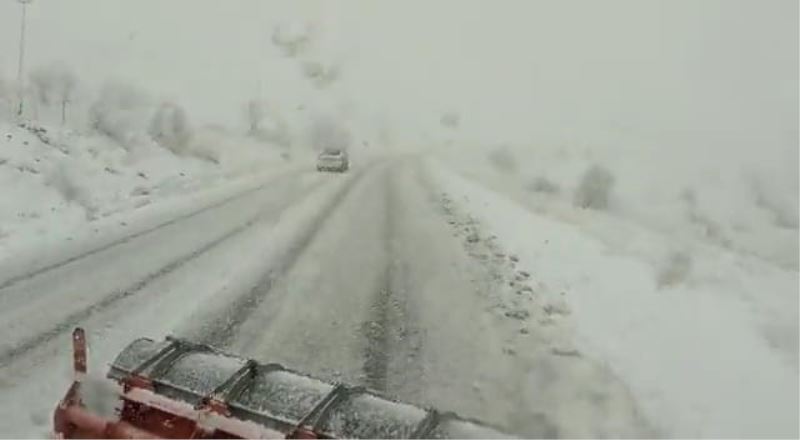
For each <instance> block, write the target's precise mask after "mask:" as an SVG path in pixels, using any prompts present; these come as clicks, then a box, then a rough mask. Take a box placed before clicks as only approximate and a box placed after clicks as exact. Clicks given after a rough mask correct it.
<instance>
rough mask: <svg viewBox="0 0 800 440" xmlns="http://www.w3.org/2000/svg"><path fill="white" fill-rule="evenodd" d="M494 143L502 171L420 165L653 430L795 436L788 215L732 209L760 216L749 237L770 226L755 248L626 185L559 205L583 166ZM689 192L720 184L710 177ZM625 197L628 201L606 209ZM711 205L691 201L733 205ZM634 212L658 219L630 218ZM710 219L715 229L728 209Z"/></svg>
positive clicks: (794, 277)
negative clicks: (523, 273)
mask: <svg viewBox="0 0 800 440" xmlns="http://www.w3.org/2000/svg"><path fill="white" fill-rule="evenodd" d="M490 154H492V153H490ZM503 154H508V155H511V154H512V153H511V152H509V151H505V152H502V153H498V152H493V157H494V159H493V160H494V162H496V163H495V166H496V165H497V163H500V164H504V165H501V168H505V169H504V170H503V171H505V172H504V173H498V172H496V171H497V170H494V172H492V170H491V168H492V166H491V165H487V166H486V167H481V166H479V165H476V162H475V161H473V162H471V163H470V164H471V166H470V167H468V168H469V170H471V171H473V173H471V175H472V178H471V179H470V178H465V177H464V175H465V174H470V173H467V172H464V173H463V174H459V173H457V172H453V171H450V170H445V169H442V168H441V167H438V166H432V167H431V168H432V169H434V170H435V171H437V175H438V183H439V184H440V185H442V190H443V191H445V193H446V194H447V195H448V197H450V198H452V200H453V201H454V203H456V204H457V205H459V206H460V207H461V209H463V210H465V211H466V212H467V213H469V215H471V216H473V217H474V218H475V219H476V221H477V222H478V224H479V225H480V229H479V232H476V234H477V235H476V237H488V236H495V235H496V237H497V238H496V239H497V242H498V243H501V244H502V245H503V246H504V247H505V248H506V249H509V250H510V251H511V252H514V253H515V254H516V255H518V259H519V266H520V267H523V268H525V269H526V270H527V271H529V272H530V273H531V276H532V280H533V283H534V285H535V286H536V287H535V288H534V295H535V296H539V297H541V298H545V299H546V300H547V299H548V298H549V301H555V302H554V305H553V309H554V310H560V309H562V308H566V310H568V311H570V312H571V316H570V322H571V323H572V325H573V326H574V327H575V331H576V334H577V335H578V337H577V340H576V342H577V344H578V347H579V348H580V350H581V351H583V352H585V353H587V354H589V355H590V356H591V357H594V358H598V359H604V360H605V362H607V365H608V366H609V367H610V368H611V370H612V371H614V372H615V373H616V374H617V375H619V376H620V377H624V378H625V380H626V382H627V383H628V385H629V386H630V388H631V391H632V392H633V393H634V395H635V398H636V399H637V401H638V402H639V404H640V405H641V407H642V409H643V410H644V411H645V413H646V416H647V418H648V420H650V422H651V423H653V424H654V425H655V427H656V428H657V429H658V430H659V432H661V433H662V434H664V435H667V436H677V437H763V436H765V437H796V436H797V434H798V431H797V430H798V416H797V414H798V394H797V389H798V295H797V286H798V271H797V266H796V263H793V262H792V260H791V259H790V258H782V257H791V255H792V252H790V251H791V250H792V248H794V256H795V257H796V246H797V229H796V223H794V225H795V226H794V227H792V226H791V225H789V226H786V227H783V226H779V225H776V224H773V223H769V222H768V221H767V220H766V218H767V217H768V215H767V214H768V213H764V215H763V216H762V217H761V218H759V217H756V219H753V217H755V216H753V217H750V218H748V217H747V216H746V215H745V216H740V217H739V219H742V218H743V219H744V221H748V220H749V221H751V222H755V221H762V222H763V224H761V225H760V226H759V227H755V226H753V227H754V230H753V231H752V232H753V233H754V235H753V236H754V237H762V239H764V240H769V239H771V238H773V237H770V234H775V235H778V234H783V235H782V236H781V238H782V240H776V243H775V244H776V245H778V246H779V247H780V246H784V247H785V248H786V252H784V250H783V249H771V248H770V247H768V246H766V244H772V243H762V244H764V247H757V246H752V247H750V246H749V245H750V244H751V243H749V242H747V241H746V240H744V239H740V237H739V236H737V235H732V238H731V239H730V241H729V242H726V243H720V242H718V241H717V240H715V237H713V236H712V237H706V236H704V235H703V233H702V230H698V229H697V225H694V224H693V223H692V222H691V219H690V217H688V216H687V217H686V218H680V217H679V214H681V213H684V212H685V211H686V210H687V209H686V207H684V208H683V209H677V208H676V207H673V208H675V209H674V211H670V210H669V209H664V208H665V206H664V205H663V203H664V200H663V199H659V198H658V197H656V198H654V199H653V200H652V203H649V204H644V203H643V201H642V199H639V200H637V199H635V198H633V197H631V196H630V195H629V193H628V194H626V193H623V195H620V196H619V199H621V200H618V199H616V195H615V197H613V198H611V199H612V202H610V204H609V206H608V207H607V208H606V209H607V211H606V210H592V209H585V208H578V207H574V206H572V200H571V197H572V195H573V193H574V190H573V188H574V187H575V186H578V185H574V184H572V182H574V181H575V180H568V179H566V178H564V176H569V177H570V178H571V179H572V178H574V177H576V175H578V177H579V174H578V169H580V168H581V165H583V164H581V163H574V162H573V161H570V160H569V155H568V154H565V155H562V156H561V157H560V161H552V162H545V161H544V160H540V161H539V163H536V161H534V160H529V161H518V160H516V159H510V160H504V159H503V158H502V156H503ZM448 157H449V159H450V160H451V163H452V165H451V166H452V167H453V168H463V167H464V163H463V161H466V160H467V159H466V158H465V155H464V153H463V152H460V155H459V159H454V158H453V157H452V156H448ZM541 157H542V156H541V155H539V156H537V158H541ZM505 159H509V158H505ZM459 160H461V161H462V162H459ZM491 161H492V159H487V160H485V162H486V163H487V164H488V163H491ZM478 162H479V161H478ZM528 165H530V167H529V168H528V167H526V166H528ZM548 165H552V166H548ZM570 167H573V168H577V169H573V170H568V168H570ZM462 171H463V169H462ZM570 171H571V172H572V174H570ZM517 173H518V174H519V175H522V176H529V180H525V179H520V178H519V175H517ZM539 173H546V174H539ZM538 177H542V178H543V179H538ZM544 178H546V179H547V180H544ZM600 180H602V179H600ZM577 181H579V179H577ZM514 182H516V183H517V184H519V185H521V186H518V187H515V186H514V184H513V183H514ZM639 182H641V181H639ZM626 183H628V182H626V181H625V180H623V179H622V178H620V179H619V181H618V185H619V186H623V185H625V184H626ZM671 183H672V184H674V186H673V189H674V191H679V190H680V189H681V186H680V185H681V184H684V182H683V181H681V180H680V179H677V178H676V179H674V180H673V181H672V182H671ZM527 185H530V187H527ZM660 189H661V190H665V188H660ZM627 190H629V191H630V192H635V191H636V190H639V191H641V192H646V191H644V190H643V189H642V188H627ZM698 190H699V191H700V193H701V194H703V192H704V191H706V192H708V193H711V194H713V196H717V197H719V196H721V195H722V194H724V192H722V191H720V188H719V187H714V186H707V187H700V188H698ZM622 191H625V188H624V187H623V188H622V189H621V192H622ZM715 191H716V193H715ZM664 193H666V194H661V195H662V197H663V198H664V199H666V198H668V197H667V194H669V192H668V191H664ZM779 195H780V194H779ZM625 196H628V198H625ZM677 196H678V194H674V197H675V202H674V203H675V205H679V203H680V202H679V199H678V198H677ZM712 200H713V199H712ZM796 200H797V199H796V198H795V199H794V202H795V203H796ZM636 202H639V203H642V204H640V205H639V206H636V205H633V206H627V207H626V208H627V209H622V208H620V205H623V206H625V205H624V204H625V203H636ZM717 202H718V205H716V206H705V205H703V204H701V203H698V204H697V209H698V210H703V209H708V210H709V211H706V212H710V213H713V212H714V211H713V210H714V209H715V208H718V207H719V206H720V205H722V206H724V205H725V204H726V203H739V204H740V205H739V206H742V205H745V206H747V201H746V200H745V201H743V200H740V199H739V198H738V194H734V196H732V197H731V198H729V199H722V200H719V199H718V200H717ZM789 202H791V200H789ZM795 206H796V205H795ZM754 208H755V207H754ZM648 210H652V211H656V212H661V213H662V217H658V216H657V215H654V213H650V216H648V217H640V216H637V214H643V213H647V211H648ZM787 212H790V211H787ZM794 212H795V213H796V210H795V211H794ZM670 214H672V215H671V216H670ZM745 214H747V212H746V213H745ZM795 219H796V217H795ZM714 220H717V221H720V224H721V225H722V226H721V228H720V229H722V230H723V231H726V232H727V231H728V229H725V228H726V227H729V226H731V225H732V224H733V223H734V221H735V220H736V219H734V220H730V219H728V220H726V219H724V218H722V217H715V218H714ZM795 221H796V220H795ZM750 225H751V226H752V225H753V224H752V223H751V224H750ZM781 228H782V229H781ZM730 230H731V231H735V229H730ZM476 240H477V238H476ZM755 243H756V244H758V241H755ZM770 250H771V251H775V252H768V251H770ZM793 264H794V266H792V265H793Z"/></svg>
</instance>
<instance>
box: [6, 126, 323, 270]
mask: <svg viewBox="0 0 800 440" xmlns="http://www.w3.org/2000/svg"><path fill="white" fill-rule="evenodd" d="M0 135H2V138H1V139H0V145H2V147H1V148H0V185H2V188H3V190H2V193H0V260H6V259H9V258H15V257H16V256H18V255H19V253H20V252H22V251H30V248H31V247H34V248H39V249H41V248H52V247H59V246H64V245H68V243H69V242H70V241H72V240H73V239H76V238H77V236H76V234H80V233H82V232H83V231H93V232H95V233H97V232H98V228H99V227H100V226H99V225H101V224H102V225H107V224H112V223H113V224H123V225H124V224H125V220H126V217H128V216H130V215H131V212H132V211H134V210H137V209H140V208H143V207H146V206H150V205H158V204H162V203H165V202H171V203H175V202H176V201H179V200H180V199H181V198H185V197H186V196H187V195H190V194H192V193H194V192H197V191H202V190H209V189H212V188H215V187H219V186H224V185H226V184H229V183H231V182H235V181H236V180H237V179H241V178H242V177H247V176H248V175H250V174H265V173H270V172H274V171H275V170H277V169H282V168H286V167H290V166H292V163H293V162H292V161H290V160H289V157H288V156H285V155H283V154H282V152H281V150H280V149H277V148H275V147H271V146H269V145H265V144H262V143H258V142H255V141H253V140H250V139H248V138H245V137H243V136H238V137H237V136H235V135H232V134H230V133H224V132H219V131H214V130H201V131H199V132H197V133H195V134H194V137H193V139H192V141H191V143H190V144H191V145H190V146H189V147H188V148H187V151H186V152H185V153H183V154H176V153H174V152H173V151H171V150H169V149H166V148H163V147H161V146H160V145H158V144H156V143H155V142H153V141H142V142H138V143H136V144H133V145H128V146H123V145H121V144H119V143H117V142H115V141H114V140H112V139H109V138H108V137H106V136H102V135H99V134H96V133H93V132H89V131H84V132H79V131H76V130H71V129H61V128H49V127H46V126H41V125H39V124H37V123H36V122H32V121H26V122H24V123H21V124H19V125H12V124H11V123H0ZM298 157H299V158H302V159H299V158H298ZM298 157H296V159H298V160H299V161H303V160H304V161H305V162H307V164H306V166H309V165H308V164H310V163H311V159H310V156H308V155H306V156H302V154H301V155H300V156H298ZM114 219H116V220H114Z"/></svg>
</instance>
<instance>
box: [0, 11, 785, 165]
mask: <svg viewBox="0 0 800 440" xmlns="http://www.w3.org/2000/svg"><path fill="white" fill-rule="evenodd" d="M797 18H798V4H797V2H796V1H794V0H783V1H781V0H766V1H762V0H750V1H740V0H701V1H696V0H665V1H648V0H625V1H622V0H614V1H609V0H605V1H588V0H587V1H578V0H567V1H562V0H550V1H537V0H513V1H512V0H437V1H429V0H414V1H396V2H389V1H370V0H346V1H336V2H321V1H317V2H310V1H277V0H274V1H273V0H263V1H259V0H226V1H219V0H129V1H123V0H34V4H33V5H32V6H31V7H30V8H29V28H28V29H29V40H28V42H29V46H28V48H29V57H28V63H27V64H28V67H35V66H37V65H41V64H42V63H46V62H50V61H54V60H63V61H66V62H67V63H68V64H70V65H71V66H72V67H73V68H74V69H75V70H76V71H77V72H78V73H79V75H80V76H81V78H82V79H83V80H84V82H93V81H96V82H102V81H104V80H106V79H108V78H122V79H125V80H127V81H131V82H134V83H137V84H139V85H141V86H142V87H143V88H145V89H147V90H149V91H151V92H152V93H154V94H155V95H157V96H159V97H165V98H169V99H174V100H177V101H179V102H182V103H183V104H184V105H186V106H187V108H188V110H189V112H190V114H191V116H192V117H193V118H194V119H195V120H199V121H207V122H211V121H214V122H222V123H226V124H236V123H239V122H240V121H239V120H240V119H241V111H240V107H241V103H242V102H243V101H244V100H246V99H248V98H251V97H253V96H258V95H261V96H262V97H264V98H266V99H268V100H270V101H273V102H276V103H278V105H279V106H280V107H281V108H283V109H285V110H286V111H288V110H289V109H293V108H295V107H296V106H297V105H298V104H300V103H308V102H314V103H316V105H318V106H322V107H324V106H327V107H329V108H330V109H333V111H337V112H340V113H342V114H344V115H345V116H346V117H350V118H353V119H354V120H357V121H360V123H373V122H375V121H380V120H383V121H390V122H391V123H392V124H394V126H395V128H396V129H397V128H398V127H401V128H403V130H398V131H401V132H403V131H407V132H412V131H413V132H416V131H423V130H425V129H431V128H432V127H435V126H436V124H437V123H438V117H439V115H440V114H441V113H442V112H443V111H447V110H450V109H455V110H458V111H460V112H461V113H462V121H463V126H462V136H464V137H469V138H477V139H485V140H487V141H504V140H508V141H528V140H531V139H535V138H537V137H543V138H544V137H548V136H551V137H554V138H559V137H560V138H568V139H572V140H578V141H587V142H589V141H591V140H596V141H605V142H608V141H611V140H614V139H615V137H616V136H621V137H625V138H627V139H629V140H634V139H673V138H674V139H688V138H700V137H702V138H704V139H710V140H717V141H729V140H731V139H734V140H735V139H739V140H747V141H748V142H758V143H759V145H761V147H763V148H772V149H774V150H775V151H781V152H784V153H785V152H786V151H789V150H796V147H797V146H796V138H797V118H798V111H797V105H798V104H797V94H798V83H797V75H798V25H797ZM298 21H309V22H312V23H314V25H315V26H316V27H317V29H318V32H317V34H318V36H319V41H318V44H317V46H316V47H315V48H314V49H313V50H314V57H316V58H319V59H323V60H325V61H333V62H338V63H341V65H342V77H343V81H342V82H341V83H340V84H338V85H337V86H336V87H334V88H333V89H331V90H329V91H327V92H325V93H320V92H319V91H316V90H314V88H313V87H311V86H310V85H309V84H308V83H307V82H304V81H303V80H301V79H300V75H299V73H298V67H297V65H296V64H295V63H293V62H292V61H291V60H287V59H286V58H285V57H284V56H283V55H282V54H281V53H280V52H279V51H277V50H275V48H274V47H272V46H271V45H270V44H269V36H270V33H271V31H272V28H273V26H274V25H275V24H277V23H283V22H298ZM18 25H19V6H18V5H17V4H16V3H15V2H14V1H13V0H2V1H0V72H1V73H2V74H3V75H4V76H5V77H6V78H13V77H14V76H15V74H16V65H17V64H16V57H17V44H18V32H19V29H18ZM409 139H413V137H409ZM794 155H795V157H796V152H795V153H794Z"/></svg>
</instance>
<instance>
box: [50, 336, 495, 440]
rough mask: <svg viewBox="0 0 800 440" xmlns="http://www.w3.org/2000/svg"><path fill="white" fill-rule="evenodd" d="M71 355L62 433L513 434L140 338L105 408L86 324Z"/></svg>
mask: <svg viewBox="0 0 800 440" xmlns="http://www.w3.org/2000/svg"><path fill="white" fill-rule="evenodd" d="M73 352H74V354H73V356H74V359H73V363H74V370H75V379H74V382H73V384H72V385H71V386H70V388H69V390H68V391H67V394H66V396H65V397H64V398H63V399H62V400H61V402H59V404H58V407H57V408H56V410H55V414H54V431H55V435H56V437H58V438H498V437H507V436H506V435H505V434H502V433H501V432H499V431H498V430H495V429H494V428H491V427H488V426H486V425H484V424H481V423H479V422H475V421H471V420H467V419H464V418H461V417H459V416H456V415H455V414H452V413H441V412H439V411H436V410H433V409H422V408H418V407H416V406H414V405H409V404H405V403H400V402H396V401H393V400H390V399H386V398H384V397H381V396H379V395H378V394H376V393H375V392H372V391H369V390H367V389H365V388H363V387H351V386H347V385H343V384H330V383H326V382H323V381H321V380H318V379H315V378H313V377H310V376H306V375H303V374H300V373H297V372H294V371H291V370H288V369H286V368H284V367H283V366H281V365H279V364H260V363H258V362H256V361H254V360H248V359H242V358H239V357H236V356H232V355H229V354H226V353H223V352H221V351H218V350H216V349H214V348H212V347H210V346H207V345H201V344H195V343H192V342H188V341H184V340H180V339H174V338H167V339H166V340H164V341H161V342H156V341H153V340H151V339H146V338H142V339H137V340H135V341H133V342H132V343H131V344H130V345H128V346H127V347H126V348H125V349H124V350H123V351H122V352H121V353H120V354H119V355H118V356H117V358H116V359H115V360H114V362H113V363H112V364H111V367H110V369H109V372H108V375H107V376H108V378H109V379H111V380H112V381H113V383H115V384H116V385H118V386H117V387H115V388H114V390H113V391H111V390H107V391H106V392H107V394H110V395H111V397H112V399H111V400H112V403H113V409H112V410H111V411H108V410H107V409H105V410H104V409H102V408H98V407H97V404H96V403H92V401H97V396H95V395H92V394H95V393H96V392H97V391H96V390H90V388H91V384H90V383H87V380H86V371H87V370H86V364H87V347H86V337H85V333H84V331H83V329H80V328H78V329H76V330H75V331H74V333H73ZM106 397H108V396H106ZM106 400H108V399H106Z"/></svg>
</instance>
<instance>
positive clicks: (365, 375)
mask: <svg viewBox="0 0 800 440" xmlns="http://www.w3.org/2000/svg"><path fill="white" fill-rule="evenodd" d="M131 228H132V230H139V231H140V232H137V233H134V234H132V235H130V236H127V237H123V238H122V239H120V240H117V241H116V242H112V243H109V244H106V245H105V246H104V247H101V248H99V249H97V250H92V249H85V250H83V252H81V253H79V254H77V255H76V256H74V257H71V258H68V259H67V260H65V263H63V264H51V265H49V267H46V268H45V269H44V270H37V269H36V268H35V267H34V268H31V271H30V272H29V275H24V274H23V275H15V276H14V278H12V279H11V280H10V281H9V280H6V281H5V283H4V285H3V288H2V289H0V322H3V326H4V330H5V331H4V337H3V338H2V341H0V408H2V410H3V411H2V415H1V416H0V425H2V426H3V428H4V430H3V432H4V433H7V434H10V435H18V436H23V437H31V436H44V435H46V433H47V430H48V428H49V424H50V414H51V411H52V409H53V406H54V405H55V403H56V401H57V400H58V398H59V397H60V395H61V393H63V392H64V390H66V387H67V384H68V383H69V380H70V375H69V336H68V335H69V331H70V330H71V329H72V328H73V327H74V326H78V325H80V326H83V327H85V328H87V330H88V332H89V337H90V343H91V349H92V351H91V364H90V365H91V367H90V368H93V371H94V373H95V374H98V375H100V374H102V370H103V365H105V364H106V363H108V362H109V361H110V360H111V359H113V357H114V355H115V354H116V353H117V352H118V351H119V350H120V349H121V348H122V347H124V346H125V345H126V344H127V343H128V342H129V341H131V340H133V339H134V338H136V337H141V336H147V337H152V338H155V339H161V338H163V337H164V336H166V335H169V334H174V335H177V336H182V337H186V338H189V339H193V340H198V341H202V342H207V343H211V344H214V345H216V346H219V347H221V348H224V349H226V350H228V351H231V352H235V353H239V354H241V355H243V356H249V357H253V358H256V359H259V360H261V361H264V362H280V363H283V364H284V365H286V366H287V367H290V368H292V369H295V370H298V371H304V372H307V373H309V374H313V375H316V376H319V377H322V378H325V379H329V380H344V381H347V382H350V383H355V384H364V385H367V386H370V387H372V388H374V389H376V390H379V391H381V392H384V393H386V394H387V395H389V396H393V397H397V398H400V399H403V400H408V401H411V402H415V403H418V404H421V405H434V406H436V407H438V408H441V409H446V410H454V411H456V412H458V413H460V414H462V415H464V416H467V417H474V418H478V419H481V420H484V421H486V422H489V423H492V424H495V425H497V426H499V427H501V428H502V429H504V430H506V431H508V432H511V433H514V434H519V435H524V436H546V437H553V436H566V437H596V436H602V437H607V436H613V437H619V436H623V437H630V436H651V435H654V434H656V433H655V432H654V431H653V430H652V428H651V427H650V424H649V423H648V421H646V420H645V419H644V418H643V417H642V415H641V414H640V411H639V410H638V405H637V404H636V402H635V401H634V399H633V397H632V396H631V394H630V393H629V391H628V389H627V387H626V385H625V384H624V383H623V382H622V381H620V380H619V379H618V378H617V377H615V375H614V374H613V373H612V372H611V371H610V369H608V368H607V367H606V366H605V365H604V364H603V363H602V362H598V361H595V360H592V359H590V358H588V357H586V356H585V355H583V354H582V353H581V352H580V351H579V350H577V349H576V347H575V346H574V345H573V344H572V335H571V330H570V324H569V323H570V317H569V311H568V308H566V307H565V306H563V305H560V304H559V303H558V302H553V301H552V300H549V299H548V300H547V301H545V300H544V299H542V298H541V297H539V296H537V295H536V294H534V290H533V288H531V287H530V286H531V285H532V284H531V283H530V278H531V277H532V274H530V273H529V272H527V271H525V270H523V269H522V268H519V267H517V261H518V258H517V257H516V256H515V255H512V254H509V253H508V252H506V251H505V250H504V249H503V248H502V247H500V246H499V245H498V244H497V243H496V242H495V241H494V238H493V237H491V236H487V235H486V234H484V233H483V232H482V231H481V230H479V229H478V228H477V226H476V224H475V221H474V219H473V218H472V217H471V216H470V215H469V214H468V213H466V212H465V211H462V210H460V209H459V207H458V206H456V205H455V204H454V203H453V201H452V200H451V199H450V198H449V197H448V196H447V194H444V193H442V191H441V190H440V189H439V187H438V184H437V183H436V179H435V178H434V176H432V175H431V173H430V172H429V169H428V168H427V167H425V166H423V161H421V160H419V159H418V158H414V157H408V158H396V159H391V160H386V161H380V162H375V163H373V164H369V165H365V166H364V167H363V168H361V169H355V170H353V172H351V173H349V174H344V175H332V174H317V173H303V172H294V173H287V174H284V175H280V176H277V177H275V178H273V179H271V180H269V181H266V182H264V183H262V184H261V185H259V186H257V187H255V188H251V189H248V190H246V191H243V192H240V193H238V194H236V195H233V196H231V197H229V198H226V199H224V200H222V201H218V202H216V203H214V204H211V205H210V206H197V207H196V209H195V211H193V212H192V213H188V214H187V213H183V214H181V215H178V216H176V217H175V219H174V221H167V222H164V223H163V224H159V225H156V226H155V227H150V228H144V229H137V226H136V225H131Z"/></svg>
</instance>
